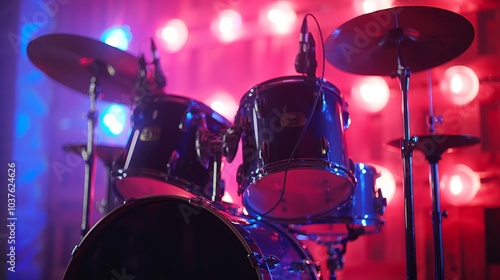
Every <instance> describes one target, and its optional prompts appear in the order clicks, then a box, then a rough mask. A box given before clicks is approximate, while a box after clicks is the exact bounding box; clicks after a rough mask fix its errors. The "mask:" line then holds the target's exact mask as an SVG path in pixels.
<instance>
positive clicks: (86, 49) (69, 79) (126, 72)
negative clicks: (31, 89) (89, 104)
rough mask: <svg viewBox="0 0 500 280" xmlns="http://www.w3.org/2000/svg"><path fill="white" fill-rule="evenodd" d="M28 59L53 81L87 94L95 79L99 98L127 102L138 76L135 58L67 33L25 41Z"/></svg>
mask: <svg viewBox="0 0 500 280" xmlns="http://www.w3.org/2000/svg"><path fill="white" fill-rule="evenodd" d="M27 51H28V57H29V58H30V60H31V62H32V63H33V64H34V65H35V66H36V67H38V68H39V69H40V70H42V71H43V72H44V73H45V74H47V75H48V76H49V77H51V78H52V79H54V80H56V81H57V82H59V83H61V84H63V85H66V86H68V87H70V88H72V89H74V90H76V91H78V92H81V93H84V94H88V92H89V85H90V80H91V78H92V77H94V76H95V77H96V78H97V82H98V84H99V85H100V87H101V89H102V93H101V96H100V98H102V99H104V100H106V101H110V102H116V103H124V104H131V101H132V98H131V97H130V96H131V95H132V91H133V89H134V86H135V80H136V79H137V76H138V74H137V73H138V60H137V58H136V57H134V56H132V55H131V54H129V53H127V52H124V51H122V50H120V49H117V48H115V47H112V46H110V45H107V44H105V43H102V42H100V41H96V40H94V39H90V38H86V37H81V36H78V35H71V34H49V35H44V36H41V37H38V38H36V39H34V40H33V41H31V42H30V43H29V44H28V48H27Z"/></svg>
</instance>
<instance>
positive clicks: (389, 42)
mask: <svg viewBox="0 0 500 280" xmlns="http://www.w3.org/2000/svg"><path fill="white" fill-rule="evenodd" d="M473 39H474V27H473V26H472V24H471V23H470V22H469V21H468V20H467V19H466V18H464V17H463V16H461V15H458V14H456V13H453V12H451V11H448V10H443V9H439V8H433V7H424V6H403V7H395V8H390V9H385V10H380V11H375V12H372V13H369V14H364V15H361V16H358V17H356V18H354V19H352V20H350V21H348V22H346V23H344V24H342V25H341V26H340V27H338V28H337V29H335V30H334V31H333V32H332V33H331V34H330V35H329V36H328V37H327V39H326V41H325V56H326V59H327V60H328V62H329V63H331V64H332V65H333V66H335V67H337V68H339V69H341V70H344V71H347V72H351V73H355V74H362V75H379V76H388V75H392V74H393V73H395V72H396V71H397V69H398V58H399V57H400V58H401V59H402V61H401V65H402V66H406V67H409V68H410V70H411V71H412V72H417V71H421V70H425V69H430V68H432V67H435V66H437V65H440V64H443V63H445V62H447V61H449V60H452V59H453V58H455V57H457V56H459V55H460V54H461V53H463V52H464V51H465V50H466V49H467V48H468V47H469V46H470V44H471V43H472V40H473ZM398 40H399V42H400V52H399V53H400V56H399V55H398V48H397V44H396V42H397V41H398Z"/></svg>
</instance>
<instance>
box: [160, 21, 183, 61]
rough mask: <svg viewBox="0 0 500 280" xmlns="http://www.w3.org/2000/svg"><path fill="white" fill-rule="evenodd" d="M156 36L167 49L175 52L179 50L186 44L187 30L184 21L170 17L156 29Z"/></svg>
mask: <svg viewBox="0 0 500 280" xmlns="http://www.w3.org/2000/svg"><path fill="white" fill-rule="evenodd" d="M156 36H157V37H158V38H160V39H161V40H162V42H163V44H162V45H163V46H164V47H165V48H166V49H167V51H169V52H171V53H175V52H178V51H180V50H181V49H182V48H183V47H184V45H185V44H186V42H187V39H188V37H189V31H188V28H187V26H186V24H185V23H184V21H182V20H180V19H172V20H169V21H168V22H167V23H166V24H165V26H163V27H161V28H159V29H158V30H157V32H156Z"/></svg>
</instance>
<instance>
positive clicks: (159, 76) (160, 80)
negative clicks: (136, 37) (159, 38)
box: [151, 38, 167, 88]
mask: <svg viewBox="0 0 500 280" xmlns="http://www.w3.org/2000/svg"><path fill="white" fill-rule="evenodd" d="M151 53H152V54H153V64H154V66H155V78H154V79H155V82H156V85H157V86H158V87H160V88H163V87H165V86H166V85H167V79H166V78H165V75H164V74H163V71H162V70H161V65H160V56H159V55H158V50H157V49H156V45H155V41H154V40H153V38H151Z"/></svg>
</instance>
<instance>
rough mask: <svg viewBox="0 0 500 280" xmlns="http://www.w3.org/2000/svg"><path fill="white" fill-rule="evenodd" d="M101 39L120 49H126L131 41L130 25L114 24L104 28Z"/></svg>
mask: <svg viewBox="0 0 500 280" xmlns="http://www.w3.org/2000/svg"><path fill="white" fill-rule="evenodd" d="M101 41H102V42H104V43H106V44H108V45H110V46H113V47H115V48H118V49H120V50H124V51H125V50H127V49H128V45H129V44H130V42H131V41H132V33H131V32H130V26H128V25H123V26H114V27H111V28H108V29H106V30H105V31H104V32H103V33H102V35H101Z"/></svg>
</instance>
